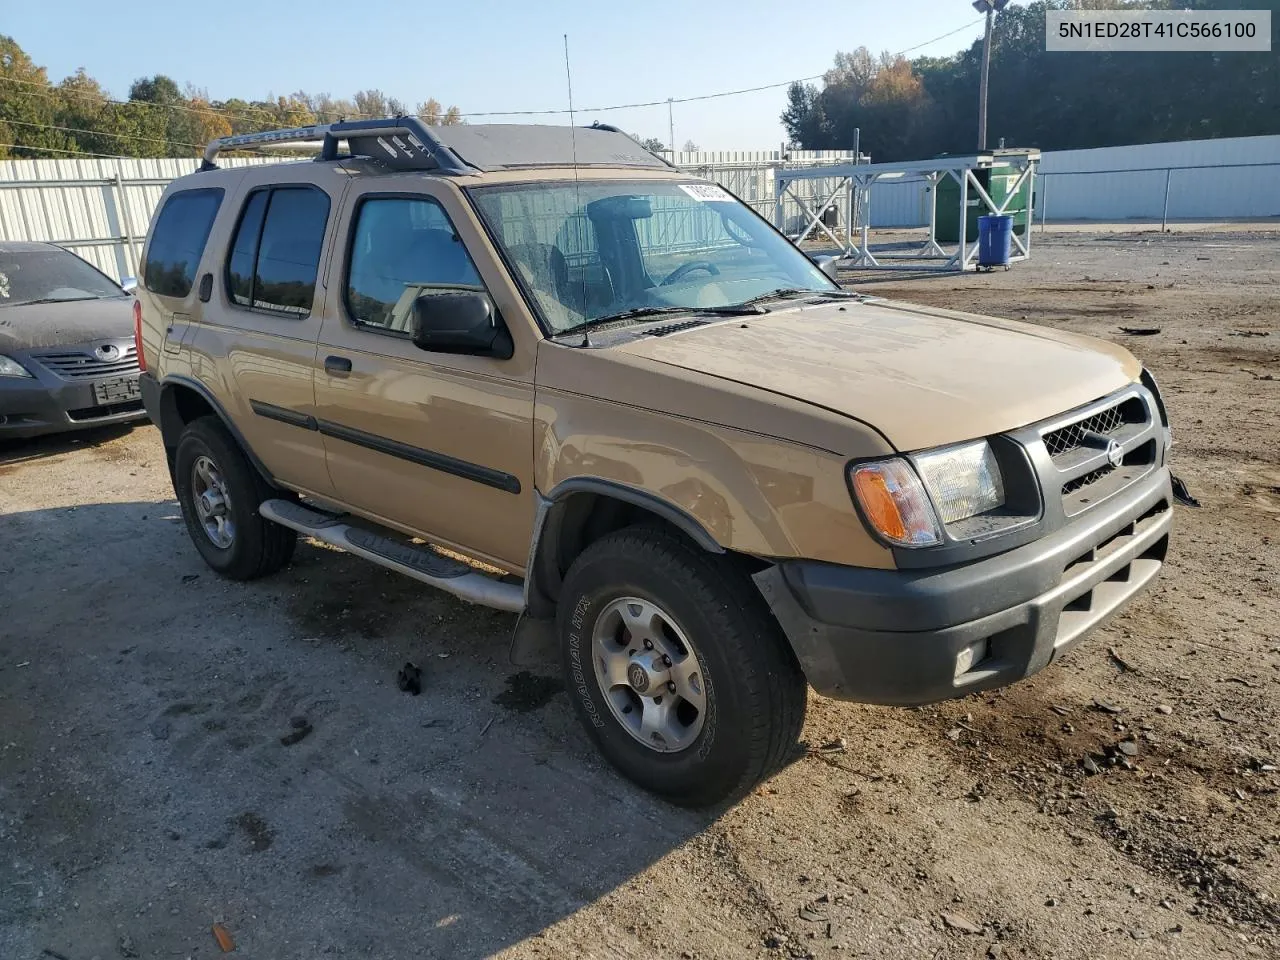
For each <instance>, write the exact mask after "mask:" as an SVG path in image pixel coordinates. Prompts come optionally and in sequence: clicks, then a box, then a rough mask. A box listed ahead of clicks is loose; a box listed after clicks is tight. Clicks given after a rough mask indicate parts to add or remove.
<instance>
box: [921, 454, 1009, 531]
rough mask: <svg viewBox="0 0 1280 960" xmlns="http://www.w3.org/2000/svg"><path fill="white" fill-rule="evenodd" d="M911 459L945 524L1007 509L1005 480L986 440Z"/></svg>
mask: <svg viewBox="0 0 1280 960" xmlns="http://www.w3.org/2000/svg"><path fill="white" fill-rule="evenodd" d="M912 459H914V460H915V463H916V469H918V470H919V471H920V475H921V476H922V477H924V482H925V484H926V485H927V486H928V488H929V492H930V493H932V494H933V502H934V503H935V504H937V505H938V513H939V514H940V515H941V517H942V522H943V523H955V522H956V521H957V520H967V519H968V518H969V517H976V516H977V515H978V514H980V513H986V512H987V511H988V510H994V509H996V508H997V507H1002V506H1004V477H1002V476H1001V475H1000V464H998V463H997V462H996V455H995V453H994V452H993V451H992V449H991V444H989V443H987V441H985V440H979V441H977V442H976V443H966V444H963V445H961V446H958V447H944V448H943V449H941V450H931V451H929V452H928V453H918V454H916V455H915V457H913V458H912Z"/></svg>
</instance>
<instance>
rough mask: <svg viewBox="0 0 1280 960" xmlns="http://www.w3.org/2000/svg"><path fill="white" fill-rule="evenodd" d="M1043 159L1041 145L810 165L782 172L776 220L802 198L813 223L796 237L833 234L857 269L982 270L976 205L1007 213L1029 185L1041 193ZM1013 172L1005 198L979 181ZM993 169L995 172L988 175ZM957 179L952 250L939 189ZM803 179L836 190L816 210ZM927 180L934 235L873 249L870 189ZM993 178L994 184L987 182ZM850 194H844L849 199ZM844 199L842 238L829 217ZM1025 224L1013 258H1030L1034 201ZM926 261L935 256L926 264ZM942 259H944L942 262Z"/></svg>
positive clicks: (778, 177)
mask: <svg viewBox="0 0 1280 960" xmlns="http://www.w3.org/2000/svg"><path fill="white" fill-rule="evenodd" d="M1039 164H1040V152H1039V151H1038V150H1018V151H1000V150H996V151H990V152H988V153H983V154H977V155H974V156H966V157H942V158H939V159H937V160H914V161H910V162H906V163H871V164H853V163H840V164H832V165H828V166H816V167H808V168H805V169H802V170H779V171H778V172H777V174H776V179H775V191H776V192H775V197H774V225H775V226H777V227H778V229H780V230H783V229H785V224H784V222H783V205H784V202H785V201H786V200H788V199H790V200H794V201H796V202H797V203H798V204H799V206H800V208H801V210H802V211H803V212H804V215H805V216H806V217H808V218H809V222H808V225H807V226H806V227H805V229H804V230H802V231H800V233H799V235H798V236H793V239H795V240H796V241H797V242H799V241H801V240H806V239H808V238H809V237H810V236H811V235H813V234H814V232H815V231H821V232H822V233H824V234H826V236H827V238H828V239H830V240H831V242H832V243H834V244H835V245H836V246H837V247H839V248H840V255H841V259H842V260H845V261H851V262H852V265H853V266H858V267H871V268H876V269H881V270H922V269H924V270H939V271H946V270H954V271H963V270H973V269H976V267H977V257H978V244H977V243H970V242H969V241H968V237H967V233H968V229H967V228H968V221H969V202H970V200H971V199H973V198H975V197H976V198H977V200H978V201H979V203H980V204H981V205H985V207H986V210H985V211H984V212H986V213H993V214H1004V213H1005V212H1006V210H1008V208H1009V207H1010V205H1011V204H1012V203H1013V202H1014V201H1015V200H1016V199H1017V198H1018V197H1019V196H1020V195H1021V194H1022V191H1023V188H1024V187H1025V188H1026V191H1027V192H1026V196H1027V197H1034V195H1035V177H1036V169H1037V167H1038V166H1039ZM983 170H987V171H993V170H1007V171H1009V172H1010V173H1013V172H1016V173H1017V179H1016V180H1015V181H1014V184H1013V186H1012V187H1010V188H1009V189H1008V190H1007V191H1006V195H1005V198H1004V200H1003V201H1002V202H1000V203H997V202H996V201H995V200H993V199H992V198H991V194H990V193H989V192H988V191H987V189H986V188H985V187H983V185H982V183H981V181H980V180H979V179H978V176H977V173H978V172H979V171H983ZM989 176H990V174H988V177H989ZM947 178H950V179H952V180H954V181H955V182H956V183H957V184H958V185H959V187H960V210H959V213H960V219H959V227H958V231H957V237H958V240H957V242H956V244H955V249H947V247H946V246H944V244H943V242H940V241H939V240H938V187H939V185H941V184H942V183H943V182H945V181H946V180H947ZM804 180H835V181H837V185H836V188H835V190H833V191H832V192H831V195H830V196H829V197H828V198H827V199H826V201H825V202H824V203H822V204H820V205H818V206H817V207H816V208H815V207H810V206H809V205H808V203H806V202H805V200H803V199H802V198H800V197H799V196H797V195H796V194H795V193H794V192H793V191H792V186H793V185H794V184H796V183H798V182H800V181H804ZM911 181H923V182H925V183H927V184H928V191H927V192H928V197H929V218H928V220H929V236H928V239H927V240H925V241H924V243H923V244H922V245H921V246H920V247H919V248H918V249H916V250H913V251H902V252H899V251H891V252H885V251H881V252H879V253H878V254H875V253H872V251H871V191H872V188H873V187H874V186H875V185H876V184H877V183H886V182H891V183H908V182H911ZM988 182H990V181H989V180H988ZM842 195H843V196H842ZM837 198H840V199H841V200H842V201H843V203H844V216H843V218H842V219H843V221H844V223H845V233H844V236H843V238H842V237H841V236H840V235H839V234H838V233H837V232H836V231H834V230H832V229H831V227H830V226H829V225H828V224H827V223H826V222H825V221H824V219H823V214H824V213H825V212H826V211H827V210H828V209H830V208H831V206H832V205H833V204H834V203H835V202H836V200H837ZM1027 208H1028V209H1027V221H1026V229H1024V230H1023V231H1022V235H1021V236H1019V235H1018V233H1017V232H1016V231H1015V232H1014V234H1013V244H1014V255H1013V257H1012V258H1011V262H1014V263H1017V262H1020V261H1023V260H1028V259H1030V258H1031V223H1032V211H1031V203H1030V202H1028V204H1027ZM886 260H899V261H911V262H909V263H892V264H891V263H885V262H884V261H886ZM921 261H929V264H928V265H924V264H922V263H921ZM939 261H940V262H939Z"/></svg>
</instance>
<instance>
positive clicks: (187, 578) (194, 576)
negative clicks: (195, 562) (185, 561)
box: [182, 573, 200, 583]
mask: <svg viewBox="0 0 1280 960" xmlns="http://www.w3.org/2000/svg"><path fill="white" fill-rule="evenodd" d="M199 579H200V574H198V573H187V574H184V575H183V577H182V582H183V583H195V582H196V581H197V580H199Z"/></svg>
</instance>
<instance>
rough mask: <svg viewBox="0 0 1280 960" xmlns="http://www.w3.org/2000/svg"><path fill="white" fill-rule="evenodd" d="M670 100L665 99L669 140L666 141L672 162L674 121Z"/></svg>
mask: <svg viewBox="0 0 1280 960" xmlns="http://www.w3.org/2000/svg"><path fill="white" fill-rule="evenodd" d="M672 102H673V101H672V99H671V98H670V97H667V136H668V137H670V138H671V139H670V140H668V141H667V149H668V150H670V151H671V158H672V159H673V160H674V159H675V156H676V121H675V115H674V114H673V113H672V112H671V104H672Z"/></svg>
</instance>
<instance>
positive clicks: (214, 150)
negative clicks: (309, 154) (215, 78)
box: [200, 117, 474, 174]
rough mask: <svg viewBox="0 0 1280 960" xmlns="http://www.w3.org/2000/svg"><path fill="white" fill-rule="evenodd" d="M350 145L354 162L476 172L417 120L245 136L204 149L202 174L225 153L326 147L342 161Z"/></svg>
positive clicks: (324, 151) (324, 152) (325, 152)
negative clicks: (343, 147)
mask: <svg viewBox="0 0 1280 960" xmlns="http://www.w3.org/2000/svg"><path fill="white" fill-rule="evenodd" d="M339 140H346V141H347V145H348V147H349V149H350V150H351V154H352V155H353V156H363V157H371V158H373V159H375V160H380V161H382V162H383V163H386V164H387V165H388V166H391V167H395V168H397V169H405V170H439V171H441V172H442V173H452V174H468V173H473V172H474V170H473V169H472V168H471V167H470V166H468V165H467V164H466V163H464V162H463V161H462V160H461V158H459V157H458V155H457V154H456V153H454V152H453V151H452V150H450V149H449V148H448V147H447V146H445V145H444V144H443V143H441V142H440V140H439V138H437V137H436V136H435V135H434V134H433V133H432V132H431V129H430V127H428V126H427V125H426V124H425V123H423V122H422V121H421V120H420V119H419V118H417V117H388V118H387V119H385V120H341V121H338V122H337V123H325V124H316V125H315V126H310V127H293V128H291V129H287V130H267V131H264V132H262V133H242V134H239V135H238V136H232V137H221V138H219V139H217V140H214V141H212V142H210V144H209V145H208V146H207V147H205V149H204V161H203V162H202V163H201V164H200V169H201V170H213V169H216V167H217V164H216V163H215V162H214V161H215V160H216V159H217V157H218V154H219V153H220V152H221V151H223V150H236V149H240V148H242V147H259V146H271V145H272V144H285V143H316V142H320V143H322V144H323V146H322V147H321V151H320V159H321V160H336V159H337V158H338V141H339Z"/></svg>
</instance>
